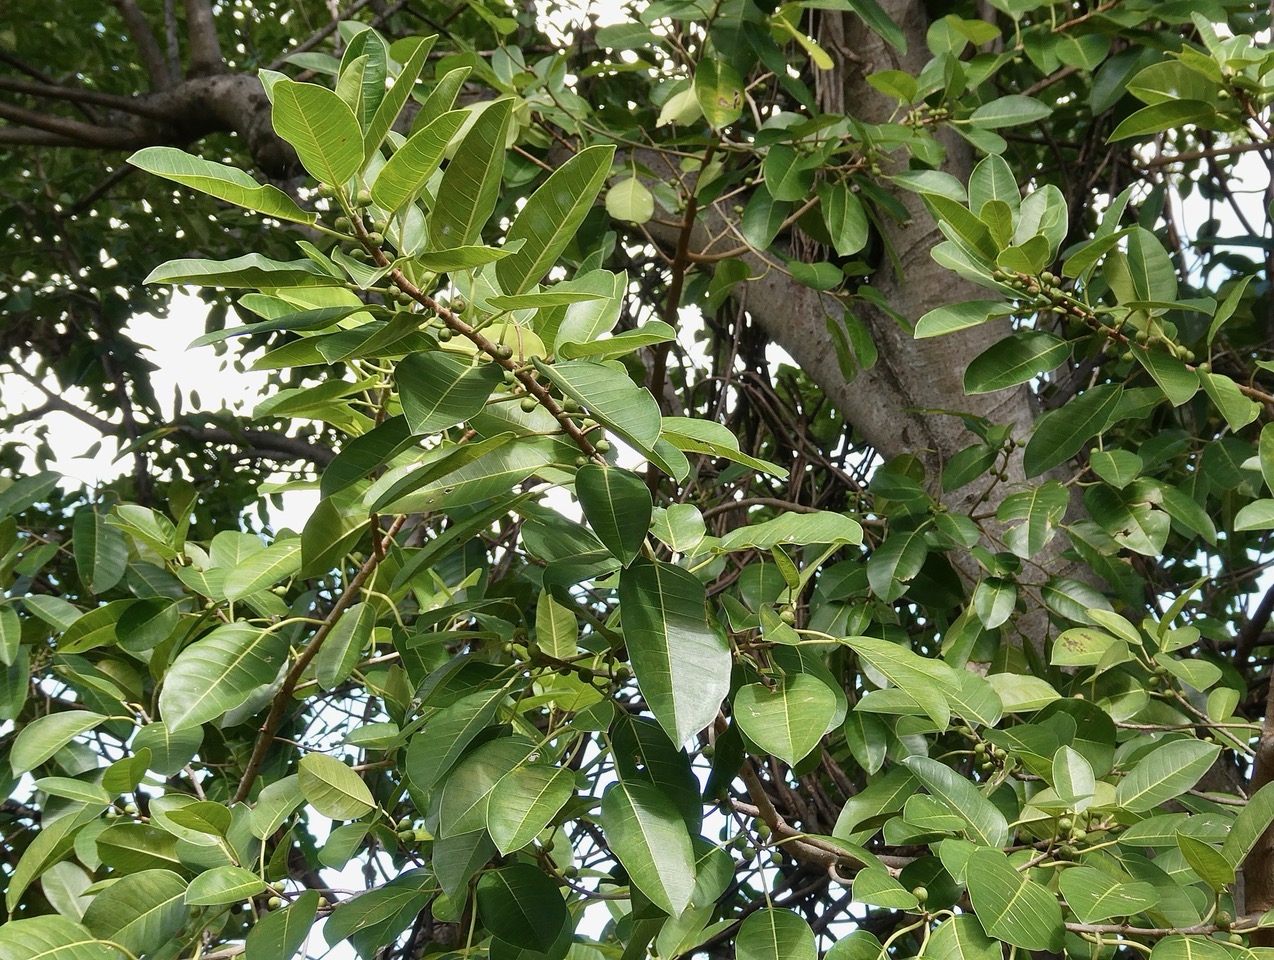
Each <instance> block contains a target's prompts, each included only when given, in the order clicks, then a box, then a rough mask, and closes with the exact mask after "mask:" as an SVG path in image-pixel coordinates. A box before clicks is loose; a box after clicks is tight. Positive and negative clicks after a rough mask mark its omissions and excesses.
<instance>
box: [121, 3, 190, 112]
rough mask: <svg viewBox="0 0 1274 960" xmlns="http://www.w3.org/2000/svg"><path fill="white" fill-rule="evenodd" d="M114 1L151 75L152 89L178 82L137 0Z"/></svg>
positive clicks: (138, 53) (164, 88)
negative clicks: (169, 68)
mask: <svg viewBox="0 0 1274 960" xmlns="http://www.w3.org/2000/svg"><path fill="white" fill-rule="evenodd" d="M114 2H115V9H116V10H118V11H119V15H120V16H121V17H123V18H124V24H125V26H127V27H128V35H129V37H130V38H131V39H132V41H133V46H135V47H136V48H137V55H138V56H139V57H140V58H141V62H142V65H143V66H144V67H145V68H146V73H147V74H149V76H150V88H151V89H152V90H166V89H168V88H169V87H171V86H172V85H173V84H174V83H176V82H177V77H175V76H173V75H172V74H171V73H169V71H168V61H167V60H165V59H164V52H163V51H162V50H160V49H159V43H158V42H157V41H156V40H155V35H154V34H153V33H151V31H150V24H148V23H147V22H146V17H145V15H144V14H143V13H142V11H141V9H140V8H139V7H138V6H137V2H136V0H114Z"/></svg>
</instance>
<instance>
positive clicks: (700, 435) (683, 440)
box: [660, 417, 787, 519]
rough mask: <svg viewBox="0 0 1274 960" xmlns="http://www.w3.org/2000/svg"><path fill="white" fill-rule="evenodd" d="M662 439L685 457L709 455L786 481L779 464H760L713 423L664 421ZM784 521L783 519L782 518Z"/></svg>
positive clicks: (724, 429) (703, 421)
mask: <svg viewBox="0 0 1274 960" xmlns="http://www.w3.org/2000/svg"><path fill="white" fill-rule="evenodd" d="M660 436H661V437H662V438H663V439H664V440H667V441H668V442H669V443H671V444H672V445H673V446H674V447H676V448H677V449H678V450H683V451H685V452H686V453H706V454H710V455H711V456H714V457H723V458H725V459H726V460H733V461H734V462H735V463H741V464H743V465H744V466H745V467H750V468H751V469H753V470H760V471H761V472H763V473H769V474H773V475H774V476H776V477H786V476H787V470H786V469H784V468H783V467H781V466H779V465H778V464H777V463H771V462H770V461H768V460H761V459H759V458H757V457H753V456H752V455H750V454H747V453H743V452H742V451H740V450H739V441H738V438H737V437H735V436H734V434H732V433H731V432H730V431H729V430H728V429H727V428H725V427H723V426H722V425H721V424H719V423H714V422H713V421H711V420H698V419H695V418H693V417H664V418H663V426H662V428H661V431H660ZM780 519H781V518H780Z"/></svg>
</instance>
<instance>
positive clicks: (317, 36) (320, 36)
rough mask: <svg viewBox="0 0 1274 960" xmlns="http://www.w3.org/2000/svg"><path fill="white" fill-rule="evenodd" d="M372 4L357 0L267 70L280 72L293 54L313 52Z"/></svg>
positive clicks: (366, 0)
mask: <svg viewBox="0 0 1274 960" xmlns="http://www.w3.org/2000/svg"><path fill="white" fill-rule="evenodd" d="M371 2H372V0H356V2H355V3H353V4H351V5H350V8H349V9H348V10H346V11H345V12H344V13H342V14H341V15H340V16H339V17H335V18H333V20H332V22H331V23H329V24H328V25H327V26H326V27H323V28H322V29H320V30H318V31H316V32H315V33H313V34H312V35H311V36H310V38H309V39H308V40H305V41H304V42H302V43H298V44H297V45H296V46H295V47H293V48H292V49H291V50H289V51H287V52H286V53H285V54H283V56H281V57H279V59H277V60H275V61H274V62H273V63H272V64H270V65H269V66H268V67H266V69H267V70H278V69H280V68H281V67H283V66H284V64H286V63H287V61H288V57H290V56H292V55H293V54H295V53H305V52H306V51H307V50H313V49H314V48H315V47H317V46H318V45H319V44H320V43H322V42H323V41H324V40H326V39H327V38H328V37H330V36H331V35H332V34H334V33H335V32H336V28H337V27H338V26H339V25H340V23H341V21H342V20H348V19H349V18H350V17H352V16H353V15H354V14H356V13H358V11H359V10H362V9H363V7H365V6H367V5H368V4H370V3H371Z"/></svg>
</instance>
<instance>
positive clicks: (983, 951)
mask: <svg viewBox="0 0 1274 960" xmlns="http://www.w3.org/2000/svg"><path fill="white" fill-rule="evenodd" d="M924 956H925V957H927V958H930V960H1000V957H1002V956H1003V948H1002V947H1001V946H1000V944H998V943H996V942H995V941H994V940H992V939H991V938H990V937H988V936H987V935H986V933H985V932H984V931H983V930H982V925H981V924H980V923H978V920H977V918H976V917H974V916H972V915H971V914H967V913H964V914H958V915H956V916H954V917H951V918H950V919H948V920H944V921H943V922H942V923H941V924H940V925H939V926H938V927H937V929H935V930H934V931H933V935H932V936H931V937H930V938H929V943H928V944H927V945H926V947H925V951H924ZM846 960H848V958H846ZM864 960H866V958H864Z"/></svg>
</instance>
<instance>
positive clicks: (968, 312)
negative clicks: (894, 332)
mask: <svg viewBox="0 0 1274 960" xmlns="http://www.w3.org/2000/svg"><path fill="white" fill-rule="evenodd" d="M1011 312H1012V308H1011V307H1010V306H1009V304H1007V303H1005V302H1003V301H1002V300H970V301H968V302H967V303H953V304H950V305H948V306H943V307H936V308H935V309H933V310H930V311H929V312H928V313H926V314H925V315H924V316H923V317H921V318H920V319H919V320H917V321H916V334H915V335H916V339H917V340H923V339H925V338H927V337H941V336H944V335H946V334H948V333H955V332H956V331H958V330H967V329H968V328H969V327H976V326H979V325H981V324H983V323H986V322H987V321H988V320H990V319H992V318H993V317H1003V316H1007V315H1009V314H1010V313H1011Z"/></svg>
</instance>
